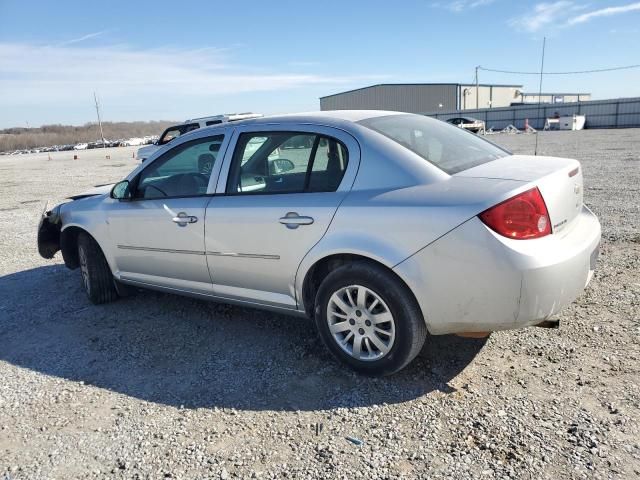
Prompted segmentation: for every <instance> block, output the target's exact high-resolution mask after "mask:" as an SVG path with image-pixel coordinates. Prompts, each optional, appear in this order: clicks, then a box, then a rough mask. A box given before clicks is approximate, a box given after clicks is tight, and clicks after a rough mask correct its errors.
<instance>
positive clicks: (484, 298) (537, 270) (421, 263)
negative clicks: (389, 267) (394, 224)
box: [394, 207, 601, 334]
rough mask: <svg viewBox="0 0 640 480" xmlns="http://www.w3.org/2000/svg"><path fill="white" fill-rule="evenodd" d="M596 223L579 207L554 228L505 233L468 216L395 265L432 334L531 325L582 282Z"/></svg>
mask: <svg viewBox="0 0 640 480" xmlns="http://www.w3.org/2000/svg"><path fill="white" fill-rule="evenodd" d="M600 233H601V232H600V224H599V222H598V219H597V218H596V217H595V215H594V214H593V213H592V212H591V211H590V210H589V209H587V208H586V207H584V208H583V209H582V212H581V213H580V215H579V216H578V217H577V218H576V219H575V221H574V222H572V225H571V226H569V227H567V228H566V229H565V230H563V231H562V232H561V233H560V234H553V235H549V236H547V237H544V238H540V239H536V240H512V239H508V238H505V237H502V236H500V235H498V234H496V233H495V232H493V231H492V230H490V229H489V228H487V227H486V226H485V225H484V224H483V223H482V222H481V221H480V220H479V219H478V218H473V219H471V220H469V221H467V222H465V223H464V224H463V225H460V226H459V227H458V228H456V229H454V230H453V231H451V232H449V233H448V234H447V235H445V236H444V237H442V238H440V239H439V240H437V241H436V242H434V243H433V244H431V245H429V246H428V247H426V248H424V249H423V250H421V251H420V252H418V253H416V254H415V255H413V256H412V257H409V258H408V259H407V260H405V261H404V262H402V263H400V264H399V265H397V266H396V267H395V268H394V270H395V271H396V272H397V273H398V274H399V275H400V276H401V277H402V278H403V279H404V281H405V282H406V283H407V284H408V285H409V287H410V288H411V289H412V291H413V292H414V294H415V296H416V298H417V300H418V303H419V304H420V307H421V308H422V312H423V314H424V316H425V321H426V323H427V327H428V329H429V331H430V333H432V334H445V333H462V332H482V331H495V330H505V329H511V328H520V327H525V326H529V325H535V324H537V323H540V322H541V321H543V320H545V319H547V318H549V317H550V316H551V315H553V314H555V313H557V312H558V311H559V310H560V309H561V308H563V307H564V306H566V305H568V304H569V303H571V302H572V301H573V300H575V299H576V298H577V297H578V295H580V293H581V292H582V290H584V288H585V287H586V285H587V284H588V283H589V281H590V279H591V276H592V274H593V269H594V267H595V258H596V257H597V251H598V246H599V243H600Z"/></svg>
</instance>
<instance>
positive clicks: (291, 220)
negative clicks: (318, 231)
mask: <svg viewBox="0 0 640 480" xmlns="http://www.w3.org/2000/svg"><path fill="white" fill-rule="evenodd" d="M279 221H280V223H282V224H283V225H286V226H287V228H298V227H299V226H300V225H311V224H312V223H313V218H312V217H304V216H301V215H298V213H297V212H289V213H287V214H286V215H285V216H284V217H281V218H280V220H279Z"/></svg>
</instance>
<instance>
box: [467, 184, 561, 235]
mask: <svg viewBox="0 0 640 480" xmlns="http://www.w3.org/2000/svg"><path fill="white" fill-rule="evenodd" d="M478 216H479V217H480V220H482V221H483V222H484V224H485V225H487V226H488V227H489V228H491V229H492V230H494V231H495V232H498V233H499V234H500V235H504V236H505V237H509V238H513V239H516V240H526V239H529V238H540V237H544V236H545V235H549V234H550V233H551V221H550V220H549V212H548V211H547V206H546V205H545V203H544V200H543V198H542V195H541V194H540V190H538V189H537V188H532V189H531V190H527V191H526V192H523V193H521V194H519V195H516V196H515V197H513V198H510V199H509V200H505V201H504V202H502V203H499V204H498V205H496V206H495V207H491V208H490V209H488V210H485V211H484V212H482V213H481V214H480V215H478Z"/></svg>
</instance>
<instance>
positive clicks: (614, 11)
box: [567, 2, 640, 25]
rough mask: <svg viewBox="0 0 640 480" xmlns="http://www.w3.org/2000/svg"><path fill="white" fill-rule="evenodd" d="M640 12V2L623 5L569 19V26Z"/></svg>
mask: <svg viewBox="0 0 640 480" xmlns="http://www.w3.org/2000/svg"><path fill="white" fill-rule="evenodd" d="M638 10H640V2H635V3H630V4H628V5H622V6H619V7H607V8H601V9H599V10H594V11H593V12H587V13H583V14H582V15H578V16H577V17H575V18H571V19H569V21H568V22H567V23H568V24H569V25H575V24H576V23H585V22H588V21H589V20H592V19H594V18H597V17H610V16H611V15H619V14H621V13H627V12H633V11H638Z"/></svg>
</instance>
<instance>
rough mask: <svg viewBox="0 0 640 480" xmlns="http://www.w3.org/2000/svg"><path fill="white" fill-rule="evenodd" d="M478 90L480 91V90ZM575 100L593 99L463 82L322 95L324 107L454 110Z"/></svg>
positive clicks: (389, 85) (395, 85)
mask: <svg viewBox="0 0 640 480" xmlns="http://www.w3.org/2000/svg"><path fill="white" fill-rule="evenodd" d="M476 92H477V93H476ZM539 98H540V99H541V100H542V103H571V102H576V101H584V100H590V98H591V95H590V94H588V93H543V94H542V96H539V95H538V94H529V93H524V92H523V91H522V85H490V84H478V85H476V84H462V83H383V84H379V85H372V86H370V87H364V88H358V89H355V90H349V91H347V92H341V93H336V94H334V95H328V96H326V97H321V98H320V110H395V111H398V112H409V113H424V112H438V111H442V112H452V111H459V110H470V109H480V108H499V107H508V106H510V105H512V104H523V103H534V102H535V103H537V102H538V99H539Z"/></svg>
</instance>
